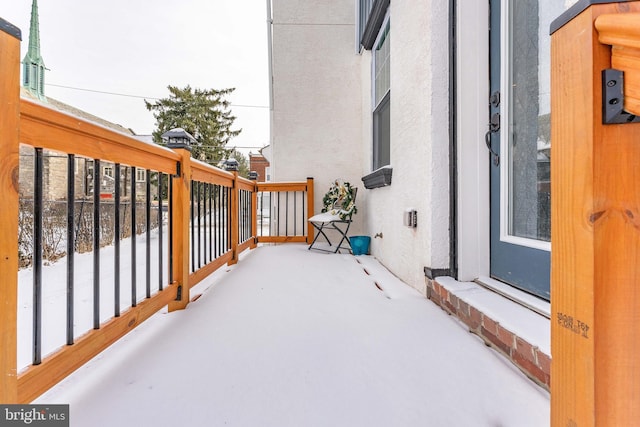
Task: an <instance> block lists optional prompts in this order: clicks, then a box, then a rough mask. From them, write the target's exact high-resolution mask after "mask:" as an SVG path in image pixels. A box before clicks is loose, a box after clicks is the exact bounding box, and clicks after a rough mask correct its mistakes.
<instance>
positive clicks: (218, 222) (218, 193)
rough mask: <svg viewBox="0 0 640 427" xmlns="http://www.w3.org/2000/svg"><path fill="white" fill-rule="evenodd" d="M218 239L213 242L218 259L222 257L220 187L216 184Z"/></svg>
mask: <svg viewBox="0 0 640 427" xmlns="http://www.w3.org/2000/svg"><path fill="white" fill-rule="evenodd" d="M215 200H216V212H215V217H216V236H215V237H216V239H215V241H214V242H213V243H214V245H215V252H216V258H218V257H219V256H220V186H219V185H217V184H216V197H215Z"/></svg>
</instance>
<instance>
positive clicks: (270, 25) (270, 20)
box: [267, 0, 273, 111]
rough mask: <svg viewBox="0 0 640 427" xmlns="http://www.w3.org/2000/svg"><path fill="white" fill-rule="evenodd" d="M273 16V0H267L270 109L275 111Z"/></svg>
mask: <svg viewBox="0 0 640 427" xmlns="http://www.w3.org/2000/svg"><path fill="white" fill-rule="evenodd" d="M272 29H273V18H272V17H271V0H267V51H268V54H267V55H268V57H269V110H270V111H273V42H272Z"/></svg>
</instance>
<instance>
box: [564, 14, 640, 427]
mask: <svg viewBox="0 0 640 427" xmlns="http://www.w3.org/2000/svg"><path fill="white" fill-rule="evenodd" d="M580 4H584V2H580ZM639 10H640V3H638V2H621V3H610V4H597V5H591V6H588V7H587V8H586V9H585V10H584V11H582V12H580V13H579V14H577V16H575V17H574V18H573V19H571V20H569V21H568V22H567V23H566V24H565V25H564V26H562V27H560V28H559V29H558V30H557V31H555V32H554V33H553V35H552V40H551V111H552V118H551V126H552V127H551V140H552V141H553V143H552V148H551V159H552V162H551V164H552V168H551V196H552V202H551V208H552V211H551V218H552V219H551V221H552V224H553V231H552V234H551V237H552V240H551V242H552V243H551V244H552V248H553V249H552V252H551V312H552V313H551V314H552V318H551V352H552V367H551V425H552V426H554V427H567V426H571V427H591V426H630V425H637V423H638V420H640V353H639V352H638V349H637V348H636V347H637V346H638V345H639V343H640V327H639V323H640V322H639V320H640V191H638V186H639V184H640V167H639V166H640V124H602V108H603V107H602V77H601V73H602V70H604V69H607V68H610V67H611V48H610V47H609V46H606V45H603V44H601V43H600V42H599V41H598V34H597V32H596V30H595V27H594V21H595V20H596V18H597V17H598V16H600V15H603V14H621V13H626V12H630V11H639Z"/></svg>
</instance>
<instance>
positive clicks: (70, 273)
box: [67, 154, 76, 345]
mask: <svg viewBox="0 0 640 427" xmlns="http://www.w3.org/2000/svg"><path fill="white" fill-rule="evenodd" d="M75 165H76V161H75V156H74V155H73V154H69V155H68V156H67V345H71V344H73V294H74V290H73V288H74V255H75V252H76V251H75V248H74V244H73V241H74V238H75V236H74V230H75V227H74V223H75V216H76V213H75V209H76V200H75V199H76V176H75Z"/></svg>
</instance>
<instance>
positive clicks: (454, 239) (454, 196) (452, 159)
mask: <svg viewBox="0 0 640 427" xmlns="http://www.w3.org/2000/svg"><path fill="white" fill-rule="evenodd" d="M456 24H457V14H456V0H449V271H450V275H451V276H452V277H453V278H455V279H457V278H458V141H457V139H458V138H457V137H458V134H457V95H458V93H457V90H458V89H457V84H456V79H457V69H456V67H457V61H456V55H457V38H456Z"/></svg>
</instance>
